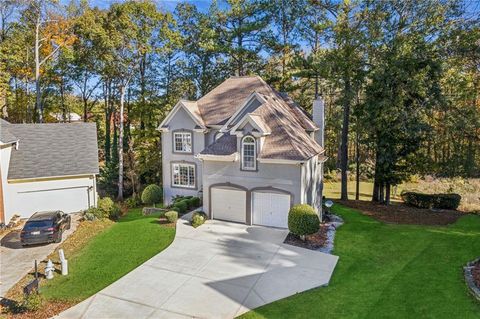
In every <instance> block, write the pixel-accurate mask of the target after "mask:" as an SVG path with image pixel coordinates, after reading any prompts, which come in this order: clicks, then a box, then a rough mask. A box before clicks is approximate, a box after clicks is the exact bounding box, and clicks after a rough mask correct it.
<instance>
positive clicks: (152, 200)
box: [142, 184, 162, 207]
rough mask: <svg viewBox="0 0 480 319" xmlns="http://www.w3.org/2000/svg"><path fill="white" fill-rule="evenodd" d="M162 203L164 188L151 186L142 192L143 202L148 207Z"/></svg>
mask: <svg viewBox="0 0 480 319" xmlns="http://www.w3.org/2000/svg"><path fill="white" fill-rule="evenodd" d="M161 201H162V188H161V187H160V186H158V185H155V184H150V185H148V186H147V187H145V189H144V190H143V192H142V202H143V203H144V204H147V205H153V207H155V204H156V203H160V202H161Z"/></svg>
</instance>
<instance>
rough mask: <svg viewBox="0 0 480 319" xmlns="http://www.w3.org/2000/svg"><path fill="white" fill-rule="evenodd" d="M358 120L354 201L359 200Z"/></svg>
mask: <svg viewBox="0 0 480 319" xmlns="http://www.w3.org/2000/svg"><path fill="white" fill-rule="evenodd" d="M358 126H359V123H358V119H357V134H356V136H355V166H356V171H355V200H359V199H360V138H359V134H358V131H359V129H358Z"/></svg>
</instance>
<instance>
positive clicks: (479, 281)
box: [472, 261, 480, 288]
mask: <svg viewBox="0 0 480 319" xmlns="http://www.w3.org/2000/svg"><path fill="white" fill-rule="evenodd" d="M472 275H473V281H474V282H475V285H477V287H479V288H480V261H477V262H476V263H475V265H473V269H472Z"/></svg>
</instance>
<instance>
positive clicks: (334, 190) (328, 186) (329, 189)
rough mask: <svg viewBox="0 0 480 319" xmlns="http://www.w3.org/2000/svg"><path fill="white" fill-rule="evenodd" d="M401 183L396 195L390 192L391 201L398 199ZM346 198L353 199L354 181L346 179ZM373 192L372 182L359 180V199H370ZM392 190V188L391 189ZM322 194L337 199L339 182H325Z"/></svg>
mask: <svg viewBox="0 0 480 319" xmlns="http://www.w3.org/2000/svg"><path fill="white" fill-rule="evenodd" d="M402 187H403V185H399V186H398V189H397V196H396V197H394V196H393V194H392V200H393V201H399V200H400V193H401V192H402V189H403V188H402ZM347 191H348V199H355V193H356V191H355V181H348V183H347ZM372 192H373V182H360V194H359V199H360V200H367V201H369V200H371V199H372ZM392 192H393V189H392ZM323 195H324V196H325V197H327V198H331V199H339V198H340V195H341V183H340V182H325V184H324V189H323Z"/></svg>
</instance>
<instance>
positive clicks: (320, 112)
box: [312, 96, 325, 147]
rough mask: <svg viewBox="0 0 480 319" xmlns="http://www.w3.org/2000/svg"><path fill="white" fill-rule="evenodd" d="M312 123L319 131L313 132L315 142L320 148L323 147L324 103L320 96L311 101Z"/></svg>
mask: <svg viewBox="0 0 480 319" xmlns="http://www.w3.org/2000/svg"><path fill="white" fill-rule="evenodd" d="M312 119H313V122H314V123H315V124H316V125H317V126H318V128H319V130H318V131H316V132H315V141H316V142H317V143H318V144H319V145H320V146H321V147H324V146H325V136H324V135H325V102H324V101H323V99H322V97H321V96H318V97H317V98H316V99H315V100H314V101H313V108H312Z"/></svg>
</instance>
